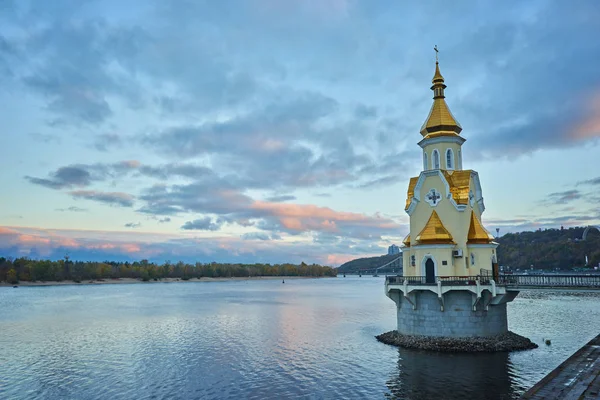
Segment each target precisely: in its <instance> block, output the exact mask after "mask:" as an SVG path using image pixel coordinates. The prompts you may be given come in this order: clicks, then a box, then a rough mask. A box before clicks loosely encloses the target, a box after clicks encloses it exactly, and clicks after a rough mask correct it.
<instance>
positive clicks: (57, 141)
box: [29, 132, 62, 144]
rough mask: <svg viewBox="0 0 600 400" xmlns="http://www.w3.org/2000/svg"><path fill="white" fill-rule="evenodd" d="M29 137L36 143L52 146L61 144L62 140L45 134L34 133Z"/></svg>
mask: <svg viewBox="0 0 600 400" xmlns="http://www.w3.org/2000/svg"><path fill="white" fill-rule="evenodd" d="M29 136H30V137H31V138H32V139H33V140H35V141H36V142H43V143H54V144H61V143H62V140H61V138H60V137H58V136H56V135H51V134H47V133H39V132H35V133H30V134H29Z"/></svg>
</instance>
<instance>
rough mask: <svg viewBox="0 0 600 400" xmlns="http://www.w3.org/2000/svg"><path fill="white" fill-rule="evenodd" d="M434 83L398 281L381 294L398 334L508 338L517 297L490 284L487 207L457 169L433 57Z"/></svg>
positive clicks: (455, 127) (455, 137) (494, 267)
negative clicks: (390, 303) (391, 305)
mask: <svg viewBox="0 0 600 400" xmlns="http://www.w3.org/2000/svg"><path fill="white" fill-rule="evenodd" d="M436 51H437V49H436ZM432 83H433V85H432V86H431V90H432V91H433V105H432V106H431V111H430V112H429V115H428V116H427V118H426V120H425V123H424V124H423V126H422V127H421V131H420V133H421V136H422V139H421V140H420V141H419V142H418V144H419V146H420V147H421V149H422V154H423V170H422V171H421V173H420V174H419V176H416V177H414V178H411V179H410V181H409V184H408V193H407V198H406V206H405V211H406V213H407V214H408V215H409V216H410V232H409V234H408V235H407V236H406V237H405V238H404V240H403V243H402V246H401V250H402V257H403V262H404V263H403V264H404V266H403V276H397V277H388V278H387V279H386V294H387V296H388V297H390V298H391V299H392V300H394V302H395V303H396V305H397V313H398V333H400V334H406V335H421V336H433V337H440V336H445V337H473V336H493V335H499V334H503V333H506V332H507V331H508V323H507V314H506V304H507V303H508V302H510V301H512V300H513V299H514V298H515V297H516V296H517V294H518V291H510V290H506V288H505V287H503V286H499V285H497V284H496V281H497V276H498V263H497V258H496V248H497V247H498V243H496V242H494V237H493V236H492V235H491V234H490V233H489V232H488V231H487V230H486V229H485V228H484V226H483V224H482V222H481V215H482V213H483V212H484V210H485V206H484V203H483V193H482V190H481V184H480V183H479V175H478V174H477V172H476V171H473V170H468V169H467V170H465V169H463V151H462V145H463V144H464V143H465V141H466V139H465V138H463V137H462V136H461V132H462V127H461V125H460V124H459V123H458V121H457V119H456V118H455V117H454V115H452V113H451V112H450V109H449V107H448V104H446V98H445V90H446V85H445V83H444V77H443V76H442V74H441V72H440V66H439V62H438V61H437V57H436V63H435V74H434V76H433V80H432ZM495 278H496V279H495Z"/></svg>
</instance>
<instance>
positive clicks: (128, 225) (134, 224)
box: [123, 222, 142, 228]
mask: <svg viewBox="0 0 600 400" xmlns="http://www.w3.org/2000/svg"><path fill="white" fill-rule="evenodd" d="M123 226H124V227H125V228H139V227H141V226H142V224H140V223H139V222H128V223H126V224H125V225H123Z"/></svg>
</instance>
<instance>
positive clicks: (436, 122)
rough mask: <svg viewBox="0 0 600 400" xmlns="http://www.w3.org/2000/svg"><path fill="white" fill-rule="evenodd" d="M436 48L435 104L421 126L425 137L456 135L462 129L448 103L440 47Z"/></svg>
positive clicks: (432, 81) (433, 80)
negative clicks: (441, 66) (440, 59)
mask: <svg viewBox="0 0 600 400" xmlns="http://www.w3.org/2000/svg"><path fill="white" fill-rule="evenodd" d="M434 50H435V74H434V75H433V79H432V80H431V83H432V84H433V85H432V86H431V90H433V105H432V106H431V111H430V112H429V116H428V117H427V119H426V120H425V123H424V124H423V126H422V127H421V134H422V135H423V136H425V137H435V136H455V135H458V134H459V133H460V131H462V127H461V126H460V124H459V123H458V121H457V120H456V119H455V118H454V116H453V115H452V113H451V112H450V109H449V108H448V104H446V100H445V97H446V96H445V94H444V89H446V85H445V84H444V77H443V76H442V73H441V72H440V63H439V60H438V49H437V46H435V47H434Z"/></svg>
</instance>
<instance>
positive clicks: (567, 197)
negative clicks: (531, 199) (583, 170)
mask: <svg viewBox="0 0 600 400" xmlns="http://www.w3.org/2000/svg"><path fill="white" fill-rule="evenodd" d="M581 197H582V195H581V193H580V192H579V190H566V191H564V192H556V193H550V194H549V195H548V198H547V201H548V202H550V203H554V204H566V203H569V202H571V201H574V200H578V199H580V198H581Z"/></svg>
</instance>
